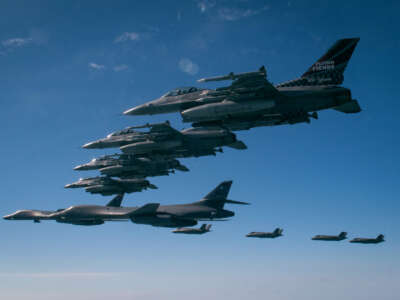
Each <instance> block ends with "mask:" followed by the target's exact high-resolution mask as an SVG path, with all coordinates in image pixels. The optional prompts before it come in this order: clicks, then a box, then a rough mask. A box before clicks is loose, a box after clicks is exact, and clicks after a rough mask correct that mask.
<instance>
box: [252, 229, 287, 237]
mask: <svg viewBox="0 0 400 300" xmlns="http://www.w3.org/2000/svg"><path fill="white" fill-rule="evenodd" d="M282 232H283V229H282V228H276V229H275V230H274V231H273V232H256V231H252V232H250V233H248V234H246V237H255V238H270V239H274V238H277V237H280V236H282Z"/></svg>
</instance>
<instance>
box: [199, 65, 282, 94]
mask: <svg viewBox="0 0 400 300" xmlns="http://www.w3.org/2000/svg"><path fill="white" fill-rule="evenodd" d="M224 80H232V83H231V85H230V86H228V87H222V88H217V91H223V90H229V91H231V92H256V91H257V92H260V91H262V92H264V94H266V95H275V94H277V93H279V91H278V90H277V89H276V88H275V87H274V85H273V84H272V83H271V82H269V81H268V80H267V71H266V69H265V67H264V66H262V67H261V68H260V69H259V70H258V71H255V72H246V73H238V74H234V73H233V72H231V73H229V74H228V75H225V76H217V77H210V78H202V79H199V80H198V82H210V81H224ZM228 98H232V99H231V100H235V98H237V97H235V94H233V95H232V97H229V96H228Z"/></svg>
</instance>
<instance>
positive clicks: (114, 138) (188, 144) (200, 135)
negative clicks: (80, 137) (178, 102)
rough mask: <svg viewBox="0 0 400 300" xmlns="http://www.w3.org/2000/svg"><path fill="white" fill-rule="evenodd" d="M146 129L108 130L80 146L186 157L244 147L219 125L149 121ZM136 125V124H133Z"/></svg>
mask: <svg viewBox="0 0 400 300" xmlns="http://www.w3.org/2000/svg"><path fill="white" fill-rule="evenodd" d="M145 126H149V127H150V128H151V129H150V131H149V132H138V131H136V130H132V127H130V128H128V129H126V130H122V131H119V132H115V133H112V134H109V135H108V136H107V137H106V138H104V139H101V140H98V141H94V142H90V143H87V144H85V145H84V146H83V147H84V148H90V149H94V148H106V147H120V149H121V150H122V152H124V153H125V154H134V155H148V154H150V153H151V154H166V155H171V156H172V155H175V157H190V156H202V155H211V154H215V152H216V151H217V150H216V149H218V148H219V147H222V146H228V147H231V148H235V149H239V150H242V149H246V148H247V147H246V145H245V144H244V143H243V142H241V141H238V140H237V139H236V135H235V134H234V133H232V132H231V131H229V130H227V129H224V128H221V127H198V128H188V129H184V130H182V131H178V130H175V129H174V128H172V127H171V125H170V124H169V122H165V123H159V124H149V125H144V126H141V127H145ZM135 128H137V127H135Z"/></svg>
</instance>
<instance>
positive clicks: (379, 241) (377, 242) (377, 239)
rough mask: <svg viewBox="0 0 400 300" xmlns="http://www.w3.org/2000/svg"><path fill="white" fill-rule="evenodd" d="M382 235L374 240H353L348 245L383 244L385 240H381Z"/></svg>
mask: <svg viewBox="0 0 400 300" xmlns="http://www.w3.org/2000/svg"><path fill="white" fill-rule="evenodd" d="M383 238H384V235H383V234H380V235H378V236H377V237H376V238H374V239H371V238H354V239H352V240H351V241H349V242H350V243H359V244H379V243H382V242H384V241H385V240H384V239H383Z"/></svg>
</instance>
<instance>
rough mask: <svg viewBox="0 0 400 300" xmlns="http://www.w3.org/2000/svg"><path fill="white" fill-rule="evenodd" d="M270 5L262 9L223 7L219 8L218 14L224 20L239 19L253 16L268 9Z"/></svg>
mask: <svg viewBox="0 0 400 300" xmlns="http://www.w3.org/2000/svg"><path fill="white" fill-rule="evenodd" d="M268 9H269V7H268V6H264V7H262V8H260V9H250V8H248V9H240V8H229V7H223V8H220V9H219V10H218V16H219V18H220V19H222V20H224V21H237V20H240V19H243V18H248V17H252V16H255V15H258V14H260V13H262V12H263V11H266V10H268Z"/></svg>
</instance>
